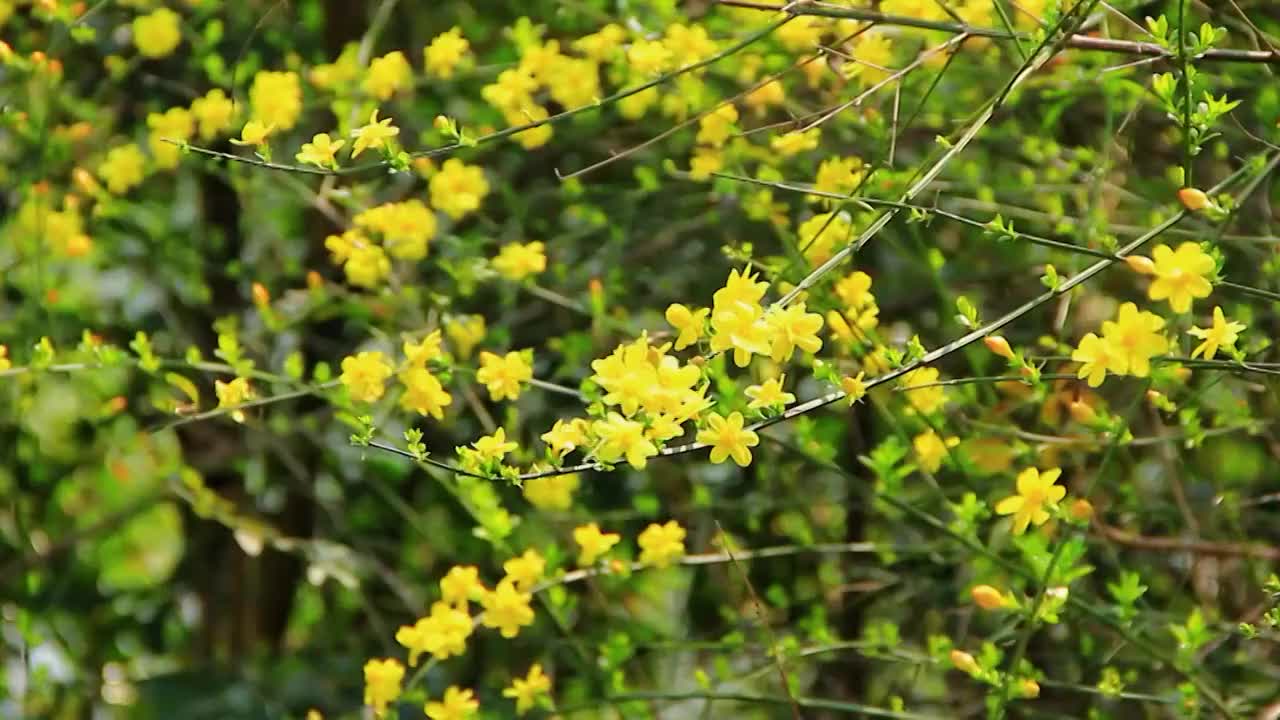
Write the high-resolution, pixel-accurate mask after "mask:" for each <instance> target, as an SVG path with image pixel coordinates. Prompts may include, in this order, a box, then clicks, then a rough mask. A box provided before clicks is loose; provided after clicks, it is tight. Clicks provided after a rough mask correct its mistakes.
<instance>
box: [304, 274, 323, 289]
mask: <svg viewBox="0 0 1280 720" xmlns="http://www.w3.org/2000/svg"><path fill="white" fill-rule="evenodd" d="M307 287H308V288H311V289H312V290H319V289H320V288H322V287H324V278H322V277H320V273H318V272H316V271H315V270H309V271H307Z"/></svg>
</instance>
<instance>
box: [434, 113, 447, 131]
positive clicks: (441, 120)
mask: <svg viewBox="0 0 1280 720" xmlns="http://www.w3.org/2000/svg"><path fill="white" fill-rule="evenodd" d="M432 124H433V125H435V128H436V129H437V130H439V131H440V132H444V131H446V130H448V129H449V127H450V123H449V118H447V117H445V116H444V115H437V116H436V119H435V121H434V122H433V123H432Z"/></svg>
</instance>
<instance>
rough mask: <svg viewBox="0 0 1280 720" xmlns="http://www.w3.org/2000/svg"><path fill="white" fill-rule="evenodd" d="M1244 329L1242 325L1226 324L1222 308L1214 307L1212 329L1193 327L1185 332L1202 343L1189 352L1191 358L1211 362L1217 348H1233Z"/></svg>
mask: <svg viewBox="0 0 1280 720" xmlns="http://www.w3.org/2000/svg"><path fill="white" fill-rule="evenodd" d="M1244 328H1245V325H1244V323H1238V322H1230V323H1229V322H1227V318H1226V316H1224V315H1223V314H1222V308H1220V307H1216V306H1215V307H1214V308H1213V326H1212V327H1208V328H1198V327H1193V328H1191V329H1190V330H1188V331H1187V334H1188V335H1194V336H1196V337H1198V338H1200V339H1201V340H1203V341H1204V342H1202V343H1200V344H1199V345H1197V346H1196V349H1195V350H1192V351H1191V357H1193V358H1196V357H1199V356H1201V355H1204V357H1205V359H1206V360H1212V359H1213V356H1214V355H1217V354H1218V348H1228V349H1231V348H1234V347H1235V344H1236V340H1237V339H1238V338H1239V337H1240V331H1241V330H1244Z"/></svg>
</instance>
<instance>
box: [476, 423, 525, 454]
mask: <svg viewBox="0 0 1280 720" xmlns="http://www.w3.org/2000/svg"><path fill="white" fill-rule="evenodd" d="M471 446H472V447H473V448H475V451H476V455H478V456H479V457H480V459H481V460H484V461H490V460H501V459H502V456H503V455H506V454H507V453H509V452H512V451H514V450H515V449H516V448H518V447H519V445H517V444H516V443H513V442H508V441H507V431H506V429H504V428H498V429H497V430H494V431H493V434H492V435H485V436H484V437H482V438H480V439H479V440H476V441H475V442H473V443H471Z"/></svg>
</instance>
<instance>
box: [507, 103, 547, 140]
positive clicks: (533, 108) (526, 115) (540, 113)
mask: <svg viewBox="0 0 1280 720" xmlns="http://www.w3.org/2000/svg"><path fill="white" fill-rule="evenodd" d="M503 117H505V118H506V120H507V125H510V126H511V127H518V126H520V125H528V124H529V123H535V122H542V121H543V120H546V119H547V118H549V117H551V114H550V113H548V112H547V109H546V108H545V107H543V106H541V105H538V104H537V103H530V104H528V105H526V106H524V107H522V108H520V109H519V110H517V111H515V112H507V113H503ZM553 133H554V130H553V129H552V127H551V123H549V122H546V123H542V124H541V125H539V126H537V127H533V128H529V129H528V130H522V131H520V132H518V133H516V134H515V135H512V136H511V137H513V138H514V139H515V141H516V142H518V143H520V147H522V148H524V149H525V150H533V149H535V148H540V147H542V146H543V145H546V144H547V143H548V142H550V141H551V136H552V134H553Z"/></svg>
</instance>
